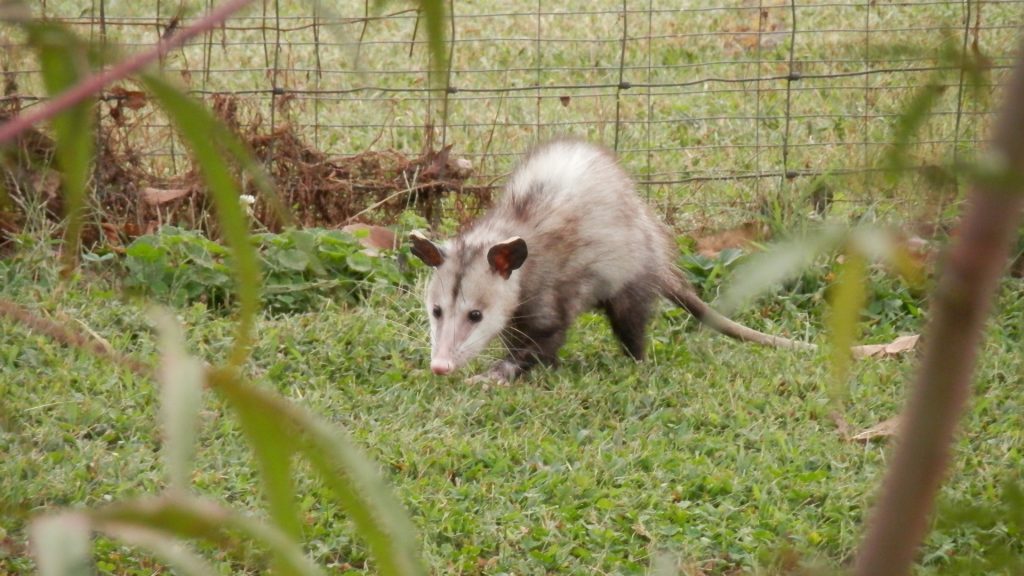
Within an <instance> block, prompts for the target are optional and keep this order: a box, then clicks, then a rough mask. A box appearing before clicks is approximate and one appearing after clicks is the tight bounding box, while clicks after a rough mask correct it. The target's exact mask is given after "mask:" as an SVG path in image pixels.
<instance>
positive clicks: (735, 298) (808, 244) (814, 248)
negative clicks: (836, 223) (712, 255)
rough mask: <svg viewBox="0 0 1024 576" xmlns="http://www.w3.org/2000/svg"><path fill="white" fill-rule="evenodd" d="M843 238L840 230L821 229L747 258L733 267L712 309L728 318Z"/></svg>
mask: <svg viewBox="0 0 1024 576" xmlns="http://www.w3.org/2000/svg"><path fill="white" fill-rule="evenodd" d="M843 235H844V231H843V230H842V229H839V228H834V227H832V228H824V229H822V230H821V231H819V232H818V233H816V234H808V235H807V236H804V237H802V238H799V239H797V240H791V241H788V242H782V243H779V244H776V245H775V246H772V247H771V248H769V249H768V250H766V251H764V252H761V253H758V254H753V255H751V256H750V258H748V259H747V260H746V261H744V262H743V263H742V264H740V265H739V266H737V267H736V271H735V272H734V273H733V275H732V278H731V279H730V281H729V283H728V285H726V287H725V290H724V291H723V292H722V295H721V297H720V298H719V299H718V301H717V302H716V308H718V309H719V310H720V311H721V312H722V313H723V314H725V315H729V314H730V313H732V312H734V311H736V310H738V309H739V308H741V307H742V306H744V305H745V304H746V303H748V302H749V301H751V300H753V299H754V298H756V297H757V296H759V295H761V294H763V293H765V292H767V291H768V290H771V289H773V288H776V287H777V286H778V285H779V284H781V283H782V282H785V281H786V280H789V279H791V278H795V277H796V276H797V275H799V274H800V273H801V272H802V271H803V270H804V269H806V268H807V267H808V266H810V265H811V263H812V262H814V259H815V258H817V257H818V256H819V255H821V254H824V253H825V252H828V251H830V250H832V249H834V248H835V246H836V245H837V244H838V243H839V241H840V240H841V239H842V237H843Z"/></svg>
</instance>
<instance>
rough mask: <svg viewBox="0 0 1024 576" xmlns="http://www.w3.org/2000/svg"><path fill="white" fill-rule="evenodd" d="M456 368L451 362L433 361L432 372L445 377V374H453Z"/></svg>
mask: <svg viewBox="0 0 1024 576" xmlns="http://www.w3.org/2000/svg"><path fill="white" fill-rule="evenodd" d="M454 368H455V367H454V366H453V365H452V363H451V361H450V360H431V361H430V371H431V372H433V373H434V374H437V375H438V376H444V375H445V374H451V372H452V370H453V369H454Z"/></svg>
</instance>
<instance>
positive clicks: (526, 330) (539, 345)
mask: <svg viewBox="0 0 1024 576" xmlns="http://www.w3.org/2000/svg"><path fill="white" fill-rule="evenodd" d="M566 332H567V329H566V328H565V327H556V328H549V329H537V328H534V327H530V326H517V327H516V328H515V329H514V330H509V331H508V332H507V333H506V334H505V337H504V339H505V342H506V344H507V345H508V351H509V352H508V357H507V358H505V359H504V360H501V361H500V362H496V363H495V364H494V365H493V366H492V367H491V369H490V370H489V371H488V372H487V374H486V375H481V376H484V377H485V378H487V379H490V380H496V381H498V382H511V381H512V380H514V379H515V378H516V377H518V376H519V375H520V374H522V373H524V372H526V371H527V370H529V369H531V368H533V367H534V366H536V365H537V364H543V365H545V366H556V365H557V364H558V351H559V350H560V349H561V348H562V345H563V344H565V337H566Z"/></svg>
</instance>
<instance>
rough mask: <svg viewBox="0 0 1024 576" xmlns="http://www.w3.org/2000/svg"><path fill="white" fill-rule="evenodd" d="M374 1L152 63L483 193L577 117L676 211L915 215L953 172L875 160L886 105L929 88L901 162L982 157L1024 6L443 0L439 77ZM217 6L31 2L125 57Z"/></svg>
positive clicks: (260, 22) (157, 146) (8, 47)
mask: <svg viewBox="0 0 1024 576" xmlns="http://www.w3.org/2000/svg"><path fill="white" fill-rule="evenodd" d="M327 4H330V6H329V7H328V6H327ZM375 4H376V3H374V2H369V1H364V2H345V3H320V4H318V3H316V2H313V1H308V2H304V1H300V0H265V1H264V2H263V3H262V4H257V5H256V6H254V7H253V8H252V9H250V10H249V11H248V12H246V13H244V14H243V15H240V16H238V17H236V18H233V19H231V20H230V21H228V22H227V23H226V24H225V25H224V26H222V27H221V28H219V29H218V30H216V31H215V32H212V33H210V34H207V35H206V36H205V37H204V38H202V39H201V40H199V41H196V42H193V43H191V44H189V45H186V46H185V47H183V48H181V49H179V50H175V51H174V52H172V53H171V54H169V55H167V56H166V57H165V58H164V59H163V61H162V62H161V67H162V68H163V69H164V70H165V71H166V72H168V73H169V74H171V75H174V76H178V77H180V78H181V80H182V81H183V82H184V83H185V84H186V85H187V87H188V88H189V89H190V90H191V91H192V92H193V93H195V94H197V95H200V96H202V97H204V98H207V99H210V100H214V99H217V98H220V99H221V102H222V104H223V102H224V100H223V99H225V98H230V101H231V107H232V109H233V110H236V109H237V110H241V111H242V112H238V113H236V122H238V123H239V125H240V127H242V128H246V127H248V128H253V127H257V128H261V129H262V130H264V131H265V132H266V133H267V134H269V135H270V136H269V141H270V146H271V147H272V146H273V142H274V135H275V134H278V132H275V129H278V128H280V127H282V126H287V129H288V130H289V131H291V133H294V134H296V135H297V136H298V137H299V138H301V139H302V140H303V141H304V142H305V143H308V145H309V147H310V148H311V149H312V150H316V151H322V152H324V153H325V154H327V155H337V156H344V155H353V154H358V153H361V152H363V151H366V150H396V151H401V152H405V153H408V154H415V153H419V152H420V151H421V150H422V149H423V147H424V146H425V143H426V142H430V144H431V145H432V146H435V147H442V146H445V145H449V144H450V145H452V154H454V155H456V156H459V157H462V158H466V159H468V160H469V161H470V162H472V166H473V176H472V177H471V179H470V181H469V182H470V184H472V185H473V186H476V187H477V188H478V189H479V188H486V187H488V186H492V185H494V184H496V183H497V184H500V182H501V177H502V175H503V174H506V173H507V171H508V170H509V168H510V166H511V163H512V162H513V161H514V159H515V158H516V157H517V156H518V155H519V154H521V153H522V152H523V150H525V149H526V148H528V147H529V146H530V145H531V144H532V143H534V142H536V141H538V140H542V139H545V138H548V137H551V136H556V135H565V134H570V135H576V136H582V137H586V138H588V139H591V140H596V141H599V142H603V143H604V144H606V145H607V146H608V147H610V148H614V149H615V150H616V151H617V152H618V154H619V155H620V156H621V158H622V161H623V163H624V164H625V166H626V167H627V169H628V170H630V172H631V173H632V174H634V176H635V177H636V179H637V181H638V182H639V185H640V188H641V191H643V192H644V193H646V194H648V195H649V196H650V197H651V198H652V201H654V202H656V203H657V204H658V205H659V206H660V207H661V209H662V211H663V213H664V215H665V216H666V217H668V218H669V219H670V220H671V221H673V222H674V223H675V224H677V225H678V226H680V227H681V228H692V227H696V226H704V225H707V224H709V223H714V224H718V223H725V222H733V221H737V220H744V219H747V218H748V217H749V215H750V213H751V211H756V210H761V211H764V210H766V209H771V206H775V209H777V208H778V206H779V202H780V201H781V202H782V203H784V204H785V205H786V207H787V208H786V209H788V210H812V209H813V208H814V206H815V202H816V201H819V200H820V199H821V197H822V196H823V195H825V196H827V198H828V199H829V201H830V202H831V203H833V205H834V206H843V207H845V208H844V209H846V210H850V211H861V212H863V211H867V210H874V211H878V210H893V211H895V213H896V214H898V215H899V216H900V217H902V218H922V217H936V216H941V211H942V210H944V209H945V207H946V206H947V205H948V202H949V201H951V200H952V199H955V197H956V186H955V182H954V183H953V185H951V186H950V189H949V190H944V191H941V194H940V195H939V196H936V193H935V191H934V186H933V185H932V184H930V183H928V182H926V181H924V180H922V179H921V178H920V177H919V176H913V177H909V178H905V179H902V180H899V181H893V180H891V179H887V178H884V177H882V176H881V175H880V174H879V173H878V172H879V165H880V159H881V158H882V156H883V154H884V153H885V151H886V150H887V148H888V147H889V146H890V145H891V144H892V139H893V128H892V127H893V124H894V122H895V121H896V119H897V118H898V117H899V115H900V113H901V111H902V110H904V108H905V106H906V104H907V102H908V100H909V99H910V98H912V97H913V95H914V94H916V93H918V92H919V91H920V90H921V89H922V88H923V87H924V86H926V85H932V86H934V87H935V89H936V90H938V91H939V94H940V95H939V97H938V98H939V103H938V105H937V106H936V107H935V108H934V109H933V112H932V115H931V117H930V118H929V120H928V122H927V123H926V125H925V128H924V130H923V131H922V132H920V133H919V134H918V135H917V140H915V141H914V142H913V143H912V146H911V151H912V153H911V156H912V159H913V164H914V165H915V166H916V167H918V168H922V169H923V170H918V171H915V172H914V174H921V173H927V168H928V167H930V166H934V165H939V164H942V163H946V162H949V161H950V160H953V159H957V158H962V157H966V156H969V155H970V154H972V153H974V151H975V150H977V149H978V147H979V144H980V143H981V142H982V140H983V136H984V134H985V132H986V124H987V122H988V121H989V119H990V117H991V114H992V112H993V102H994V101H995V99H994V98H993V97H992V95H993V94H995V93H997V89H998V87H999V85H1000V83H1001V82H1002V81H1003V76H1004V73H1005V71H1006V70H1007V68H1008V67H1009V66H1010V64H1011V59H1012V56H1013V54H1014V53H1015V51H1016V48H1017V46H1018V44H1019V42H1018V38H1019V36H1020V28H1019V25H1020V23H1021V22H1022V21H1024V19H1022V16H1024V0H998V1H988V0H902V1H900V0H846V1H844V0H836V1H828V0H816V1H814V2H803V1H800V2H798V1H796V0H732V1H727V0H708V1H701V2H696V1H692V0H689V1H682V2H662V1H656V0H588V1H586V2H583V1H575V2H561V3H557V4H552V3H545V2H541V1H540V0H536V1H529V0H523V1H505V2H492V1H481V2H454V1H452V2H450V3H449V15H448V16H449V19H450V21H449V29H448V34H449V38H448V40H449V43H448V45H447V48H448V50H449V54H450V63H449V67H448V69H447V70H442V71H435V72H434V74H443V75H444V76H445V79H446V80H447V83H448V84H447V85H448V88H447V89H443V88H439V87H438V86H439V84H437V83H432V82H431V80H432V79H433V77H432V72H431V70H430V65H429V58H428V53H427V46H426V44H427V41H426V38H425V34H424V31H423V29H422V27H421V21H420V18H419V14H418V13H417V11H416V10H415V9H414V8H409V7H403V6H400V5H398V4H394V3H392V4H387V5H386V8H385V10H390V11H384V12H375V11H374V5H375ZM210 5H212V0H207V1H205V2H201V3H198V4H196V5H194V6H185V7H184V8H183V5H182V4H180V3H178V2H173V3H172V2H166V1H161V0H155V1H152V2H118V1H116V0H91V1H85V0H77V1H71V0H41V4H40V6H39V8H38V10H39V13H40V15H42V16H44V17H46V18H50V19H55V20H58V21H60V22H63V23H64V24H66V25H68V26H71V27H72V28H73V29H74V30H76V31H78V32H79V33H82V34H83V35H86V36H88V37H90V38H92V39H93V40H95V41H97V42H99V43H101V44H103V45H105V46H107V47H109V48H114V49H117V50H119V51H122V52H128V51H133V50H138V49H141V48H142V47H144V46H147V45H150V44H152V43H153V42H155V41H157V40H158V39H159V38H160V37H161V36H163V35H165V34H168V33H169V31H172V30H173V29H175V28H176V27H179V26H184V25H187V24H188V23H189V22H190V21H191V19H192V18H194V17H195V16H196V14H198V12H199V11H201V10H204V9H206V8H208V7H209V6H210ZM966 55H970V56H971V57H973V58H975V59H977V60H978V61H981V62H983V63H984V65H985V72H986V74H985V75H984V83H983V85H982V86H980V87H974V86H972V85H970V82H969V78H965V74H964V72H963V69H962V68H961V67H960V66H959V65H958V60H957V58H958V57H963V56H966ZM2 64H3V70H4V73H5V79H6V82H5V86H6V90H5V96H4V101H5V102H8V103H9V102H12V101H15V100H16V101H17V103H18V105H19V106H31V105H32V104H33V103H34V102H35V101H37V100H39V99H41V98H42V91H41V87H40V84H41V83H40V81H39V78H38V70H36V69H35V68H34V64H33V60H32V59H31V57H30V53H29V51H28V50H27V48H26V47H25V46H24V44H23V43H22V42H21V41H20V40H19V38H18V37H17V36H16V35H8V37H7V39H6V40H4V44H3V52H2ZM974 88H978V89H974ZM125 94H126V93H125V91H124V90H123V89H122V91H120V92H118V91H117V90H111V91H109V92H108V93H107V94H106V95H105V102H104V104H103V106H102V107H101V108H102V110H101V116H102V117H103V119H104V120H103V121H104V122H105V123H111V124H117V128H116V129H117V130H120V132H121V134H122V137H123V138H124V139H127V140H128V141H130V142H131V146H133V150H134V152H135V154H136V157H137V158H138V159H139V162H141V163H143V164H144V165H145V167H146V170H147V172H148V173H151V174H154V175H159V174H163V175H166V174H170V173H175V172H181V171H184V170H186V169H187V157H186V156H185V155H183V151H182V149H181V147H180V145H177V144H176V143H175V140H174V138H173V135H172V133H171V131H170V129H169V128H168V126H167V123H166V121H165V120H164V119H163V118H162V117H161V116H160V114H159V113H158V112H155V111H153V110H151V109H149V108H148V107H144V106H142V107H138V108H132V107H128V108H126V107H124V106H121V104H122V103H123V102H124V100H125V99H126V98H127V97H126V95H125ZM115 108H118V110H117V112H116V115H115V116H119V117H116V118H112V114H111V111H112V110H114V109H115ZM128 115H130V116H131V122H125V121H124V117H125V116H128ZM428 135H429V136H430V137H429V138H428ZM400 191H401V190H396V192H400ZM371 203H372V202H371V201H370V200H369V199H368V200H367V202H366V203H365V204H366V205H369V204H371Z"/></svg>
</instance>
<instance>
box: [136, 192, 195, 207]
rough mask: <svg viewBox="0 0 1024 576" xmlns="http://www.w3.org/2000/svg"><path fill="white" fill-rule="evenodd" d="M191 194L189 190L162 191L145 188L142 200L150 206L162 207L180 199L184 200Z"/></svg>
mask: <svg viewBox="0 0 1024 576" xmlns="http://www.w3.org/2000/svg"><path fill="white" fill-rule="evenodd" d="M189 192H191V190H190V189H188V188H172V189H170V190H161V189H160V188H143V189H142V199H143V201H145V202H146V204H149V205H150V206H160V205H161V204H166V203H168V202H171V201H173V200H177V199H178V198H182V197H184V196H186V195H188V193H189Z"/></svg>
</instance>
